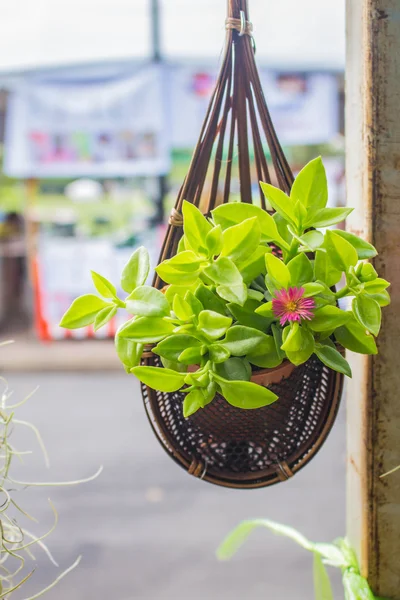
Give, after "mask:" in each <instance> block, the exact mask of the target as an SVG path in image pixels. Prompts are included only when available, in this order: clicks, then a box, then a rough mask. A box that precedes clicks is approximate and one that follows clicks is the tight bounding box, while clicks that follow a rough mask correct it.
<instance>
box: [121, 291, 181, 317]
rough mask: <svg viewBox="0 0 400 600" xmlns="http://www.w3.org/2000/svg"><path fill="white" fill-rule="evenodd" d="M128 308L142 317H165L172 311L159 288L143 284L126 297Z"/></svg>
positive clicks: (131, 312)
mask: <svg viewBox="0 0 400 600" xmlns="http://www.w3.org/2000/svg"><path fill="white" fill-rule="evenodd" d="M126 310H127V311H128V312H129V313H130V314H131V315H138V316H141V317H142V316H143V317H165V316H167V315H169V313H170V306H169V303H168V300H167V299H166V297H165V296H164V294H162V293H161V292H160V291H159V290H156V289H155V288H153V287H150V286H148V285H142V286H140V287H137V288H136V289H135V290H133V292H132V293H131V294H130V295H129V296H128V298H127V299H126Z"/></svg>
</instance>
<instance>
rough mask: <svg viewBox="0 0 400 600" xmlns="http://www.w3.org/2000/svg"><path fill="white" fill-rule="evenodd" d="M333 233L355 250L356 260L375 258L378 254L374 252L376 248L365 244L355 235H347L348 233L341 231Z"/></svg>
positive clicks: (337, 230)
mask: <svg viewBox="0 0 400 600" xmlns="http://www.w3.org/2000/svg"><path fill="white" fill-rule="evenodd" d="M335 233H336V234H337V235H340V237H342V238H343V239H345V240H346V241H347V242H349V244H351V245H352V246H353V248H354V249H355V250H356V252H357V255H358V258H359V259H360V260H362V259H364V258H373V257H374V256H376V255H377V254H378V253H377V251H376V248H374V246H373V245H372V244H369V243H368V242H365V241H364V240H362V239H361V238H359V237H358V236H357V235H354V233H349V232H348V231H342V230H341V229H336V230H335Z"/></svg>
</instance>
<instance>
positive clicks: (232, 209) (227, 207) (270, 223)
mask: <svg viewBox="0 0 400 600" xmlns="http://www.w3.org/2000/svg"><path fill="white" fill-rule="evenodd" d="M211 213H212V216H213V219H214V221H215V223H219V224H220V225H221V226H222V228H223V229H227V228H228V227H231V226H232V225H236V224H237V223H242V222H243V221H245V220H246V219H250V218H251V217H256V218H257V221H258V223H259V225H260V230H261V241H262V242H276V243H277V244H278V246H280V247H284V248H286V249H288V248H289V246H288V244H287V243H286V242H285V240H284V239H283V238H282V237H281V235H280V234H279V232H278V229H277V226H276V223H275V221H274V219H273V218H272V217H271V215H269V214H268V213H267V212H266V211H265V210H262V209H261V208H260V207H259V206H255V205H254V204H247V203H244V202H232V203H229V204H222V205H221V206H218V207H217V208H215V209H214V210H213V211H211Z"/></svg>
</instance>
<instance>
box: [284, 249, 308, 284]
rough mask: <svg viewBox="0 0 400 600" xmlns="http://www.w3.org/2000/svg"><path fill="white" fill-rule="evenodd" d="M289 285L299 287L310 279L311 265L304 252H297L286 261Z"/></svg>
mask: <svg viewBox="0 0 400 600" xmlns="http://www.w3.org/2000/svg"><path fill="white" fill-rule="evenodd" d="M287 268H288V269H289V273H290V285H293V286H297V287H301V286H302V285H303V284H304V283H308V282H310V281H312V278H313V274H314V271H313V267H312V264H311V261H310V259H309V258H308V257H307V256H306V255H305V254H303V253H302V254H298V255H297V256H295V257H294V258H292V260H291V261H289V262H288V264H287Z"/></svg>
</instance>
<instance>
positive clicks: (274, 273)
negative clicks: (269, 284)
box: [265, 254, 290, 289]
mask: <svg viewBox="0 0 400 600" xmlns="http://www.w3.org/2000/svg"><path fill="white" fill-rule="evenodd" d="M265 264H266V266H267V273H268V276H269V277H270V278H271V280H272V281H273V283H274V285H275V287H276V288H278V289H280V288H288V287H289V285H290V271H289V268H288V267H287V266H286V265H285V263H284V262H283V261H282V260H280V259H279V258H277V257H276V256H274V255H273V254H266V255H265Z"/></svg>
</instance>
